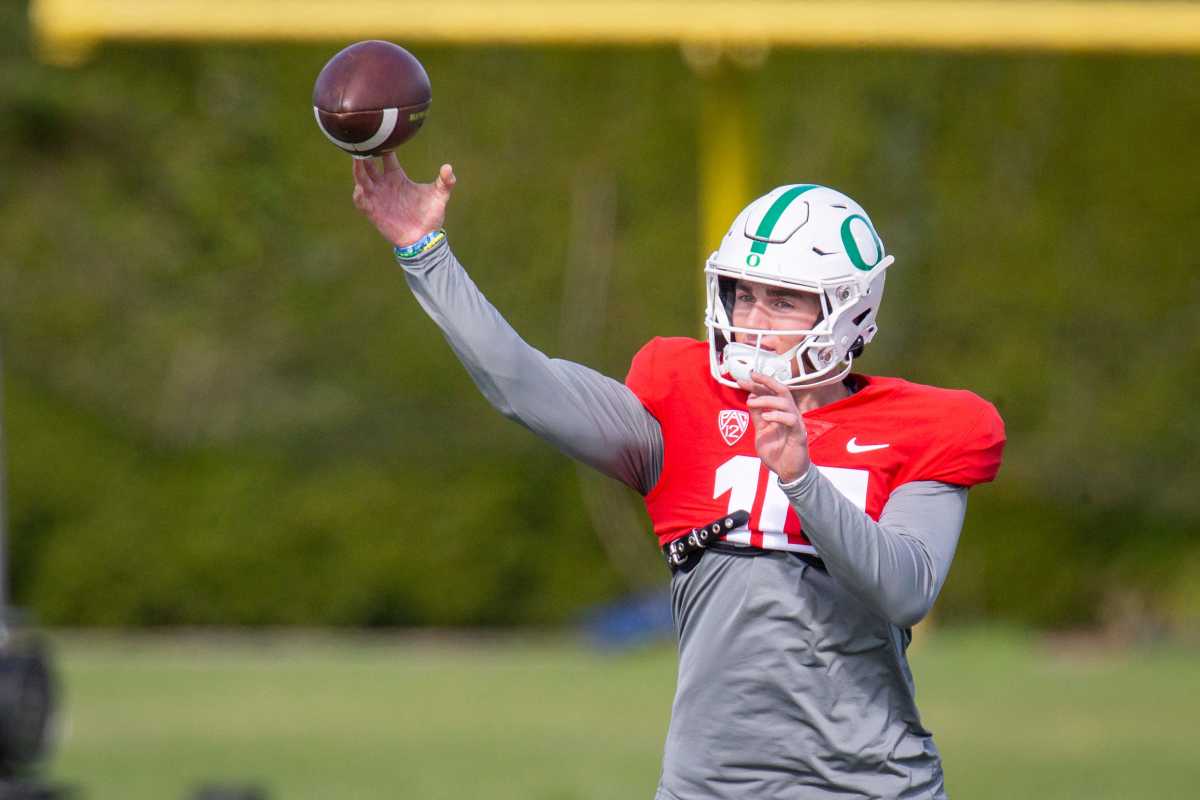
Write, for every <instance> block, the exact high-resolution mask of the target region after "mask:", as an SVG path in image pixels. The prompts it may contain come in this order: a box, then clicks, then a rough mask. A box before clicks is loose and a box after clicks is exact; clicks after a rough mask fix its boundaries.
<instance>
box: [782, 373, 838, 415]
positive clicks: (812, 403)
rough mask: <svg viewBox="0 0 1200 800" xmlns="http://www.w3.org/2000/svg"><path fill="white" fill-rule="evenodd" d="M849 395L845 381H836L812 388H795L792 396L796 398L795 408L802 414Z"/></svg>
mask: <svg viewBox="0 0 1200 800" xmlns="http://www.w3.org/2000/svg"><path fill="white" fill-rule="evenodd" d="M849 396H850V388H849V387H848V386H846V382H845V381H838V382H837V383H831V384H828V385H827V386H816V387H813V388H812V389H796V390H795V391H793V392H792V397H793V398H795V400H796V408H798V409H799V410H800V413H801V414H803V413H805V412H806V411H812V410H813V409H814V408H820V407H821V406H825V405H829V404H830V403H836V402H837V401H838V400H842V399H844V398H847V397H849Z"/></svg>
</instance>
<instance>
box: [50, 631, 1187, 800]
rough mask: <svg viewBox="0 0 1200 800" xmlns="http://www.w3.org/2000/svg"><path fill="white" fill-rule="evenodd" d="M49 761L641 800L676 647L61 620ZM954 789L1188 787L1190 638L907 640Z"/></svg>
mask: <svg viewBox="0 0 1200 800" xmlns="http://www.w3.org/2000/svg"><path fill="white" fill-rule="evenodd" d="M54 641H55V644H56V653H57V656H58V661H59V665H60V670H61V673H62V677H63V681H64V684H65V690H66V701H65V704H66V707H67V712H68V713H67V717H68V719H67V722H66V725H65V727H64V730H63V732H62V733H63V741H62V742H61V743H60V746H59V749H58V753H57V755H56V757H55V759H54V762H53V769H52V774H53V776H54V777H55V778H56V779H58V780H61V781H65V782H68V783H70V784H73V785H75V786H77V787H79V788H80V789H81V790H82V791H83V795H84V797H86V798H94V799H95V800H152V799H153V800H167V799H168V798H171V799H174V798H179V799H180V800H182V798H185V797H187V796H188V794H189V792H190V790H191V789H192V788H193V787H195V786H196V785H197V784H199V783H201V782H203V781H209V780H219V781H226V782H239V783H255V784H257V785H259V786H262V787H263V788H265V789H267V790H268V791H269V792H270V797H271V798H272V800H301V799H302V798H310V799H312V800H316V799H317V798H320V799H321V800H328V799H329V798H421V800H442V799H443V798H446V799H447V800H448V799H449V798H455V800H461V799H462V798H489V800H585V799H587V800H592V799H596V800H599V799H600V798H605V799H607V798H621V799H624V798H632V799H635V800H636V799H637V798H644V799H645V800H649V798H650V797H651V796H652V794H653V788H654V785H655V782H656V780H657V775H658V759H659V755H660V753H661V746H662V738H663V734H664V732H665V730H666V724H667V716H668V711H669V707H670V700H671V693H672V688H673V685H674V667H675V665H674V650H673V649H672V648H671V647H670V646H656V647H650V648H645V649H641V650H637V651H633V652H626V653H620V654H603V653H597V652H595V651H593V650H590V649H588V648H586V647H584V646H582V645H580V644H579V643H577V642H574V641H572V640H568V639H560V638H550V639H548V638H537V637H510V638H501V639H472V638H439V637H432V636H415V637H403V638H399V637H398V638H356V637H318V636H314V637H303V636H300V637H297V636H286V637H236V636H231V637H224V636H210V635H203V636H172V637H153V638H146V637H134V638H124V637H121V638H103V637H95V636H84V635H71V634H59V635H56V636H55V637H54ZM912 660H913V665H914V670H915V671H916V676H917V683H918V690H919V695H920V699H921V703H922V708H923V710H924V716H925V722H926V724H927V725H928V726H929V727H931V728H932V729H933V731H934V733H935V735H936V737H937V741H938V743H939V746H940V747H941V749H942V753H943V756H944V758H945V761H946V771H947V779H948V783H949V788H950V791H951V794H952V796H953V797H955V798H963V799H974V798H997V799H999V798H1004V799H1005V800H1011V798H1041V799H1042V800H1052V799H1054V798H1087V800H1102V799H1103V798H1113V799H1114V800H1116V799H1117V798H1120V799H1121V800H1129V799H1130V798H1154V800H1163V799H1164V798H1185V797H1189V798H1190V797H1196V796H1197V792H1200V788H1198V787H1200V737H1197V735H1196V720H1197V719H1200V690H1198V689H1197V687H1198V683H1200V682H1198V680H1197V679H1198V677H1200V651H1197V650H1195V649H1186V648H1182V647H1174V646H1162V647H1155V648H1152V649H1137V650H1127V651H1112V650H1102V649H1097V648H1092V647H1071V648H1063V647H1053V646H1049V645H1047V644H1045V643H1043V642H1041V641H1039V640H1036V639H1033V638H1032V637H1027V636H1023V635H1021V634H1018V633H1014V632H1007V631H994V630H986V631H985V630H966V631H939V632H937V633H936V634H933V635H930V636H929V637H927V638H925V639H924V640H922V641H920V642H919V646H918V647H916V648H915V651H914V653H913V658H912Z"/></svg>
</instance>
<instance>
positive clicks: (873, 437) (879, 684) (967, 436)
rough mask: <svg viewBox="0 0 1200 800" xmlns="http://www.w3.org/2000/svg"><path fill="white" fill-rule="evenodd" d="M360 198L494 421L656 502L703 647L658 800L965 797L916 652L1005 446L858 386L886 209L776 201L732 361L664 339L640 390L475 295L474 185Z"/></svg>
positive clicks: (718, 307)
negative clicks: (456, 218)
mask: <svg viewBox="0 0 1200 800" xmlns="http://www.w3.org/2000/svg"><path fill="white" fill-rule="evenodd" d="M354 176H355V189H354V201H355V204H356V205H357V206H358V208H359V209H360V210H361V211H362V212H363V213H364V214H365V215H366V216H367V217H368V218H369V219H370V220H371V222H373V223H374V224H375V226H376V227H377V228H378V229H379V231H380V232H381V233H382V234H383V235H384V237H385V238H387V239H388V240H389V241H391V243H392V244H393V245H395V254H396V258H397V260H398V261H399V262H400V265H401V266H402V267H403V269H404V275H405V278H406V280H407V282H408V284H409V287H410V288H411V289H412V291H413V293H414V294H415V295H416V298H417V300H418V302H419V303H420V304H421V306H422V307H423V308H424V309H425V310H426V312H427V313H428V314H429V316H430V317H431V318H432V319H433V321H434V322H435V323H436V324H437V325H438V327H440V328H441V330H442V332H443V334H444V335H445V337H446V339H447V341H448V342H449V344H450V347H451V348H452V349H453V350H454V352H455V354H456V355H457V356H458V358H459V360H460V361H461V362H462V363H463V365H464V366H465V367H466V369H467V371H468V372H469V373H470V375H471V377H472V378H473V380H474V381H475V383H476V385H477V386H478V387H479V389H480V390H481V391H482V392H483V394H484V395H485V396H486V397H487V399H488V400H489V401H490V402H491V403H492V404H493V405H494V406H495V407H496V408H497V409H498V410H499V411H500V412H501V413H503V414H505V415H506V416H508V417H511V418H512V419H514V420H516V421H518V422H520V423H521V424H522V425H524V426H526V427H528V428H529V429H530V430H532V431H533V432H534V433H536V434H537V435H539V436H541V437H542V438H544V439H546V440H547V441H549V442H550V443H552V444H553V445H555V446H556V447H558V448H559V449H561V450H562V451H563V452H565V453H567V454H568V455H570V456H571V457H573V458H576V459H579V460H580V461H583V462H584V463H587V464H589V465H591V466H593V467H595V468H596V469H598V470H600V471H601V472H603V473H605V474H607V475H610V476H612V477H613V478H616V479H617V480H619V481H622V482H623V483H625V484H627V485H629V486H631V487H632V488H634V489H635V490H636V491H638V492H639V493H640V494H642V496H643V497H644V498H645V501H646V508H647V510H648V512H649V515H650V519H651V521H652V523H653V526H654V531H655V534H656V535H657V536H658V540H659V544H660V545H662V546H663V548H664V550H665V552H666V554H667V556H668V564H669V565H670V567H671V570H672V573H673V574H672V578H671V596H672V603H673V614H674V620H675V628H676V633H677V635H678V639H679V673H678V678H677V685H676V694H675V700H674V704H673V706H672V712H671V723H670V728H669V730H668V733H667V741H666V745H665V748H664V754H663V767H662V777H661V780H660V782H659V785H658V789H657V793H656V794H655V800H733V798H738V799H739V800H741V799H742V798H754V800H793V799H794V800H800V799H801V798H803V799H804V800H810V799H814V798H849V797H874V798H943V797H945V796H946V794H945V788H944V782H943V778H942V768H941V761H940V758H939V756H938V751H937V748H936V747H935V746H934V743H933V738H932V736H931V734H930V733H929V731H928V730H927V729H926V728H925V727H924V726H923V725H922V723H921V718H920V715H919V714H918V712H917V707H916V703H915V699H914V689H913V680H912V675H911V673H910V672H909V668H908V662H907V659H906V656H905V651H906V648H907V645H908V643H909V640H910V629H911V627H912V626H913V625H914V624H915V623H916V622H918V621H919V620H920V619H921V618H922V617H923V616H925V614H926V613H927V612H928V611H929V609H930V606H931V605H932V604H933V602H934V599H935V598H936V597H937V594H938V591H939V590H940V589H941V586H942V584H943V582H944V581H945V579H946V574H947V572H948V571H949V569H950V562H951V560H952V559H953V556H954V550H955V546H956V545H957V542H958V536H959V532H960V530H961V528H962V521H963V515H964V513H965V511H966V498H967V489H968V488H969V487H971V486H973V485H975V484H977V483H981V482H984V481H989V480H991V479H992V478H993V477H994V476H995V474H996V471H997V470H998V469H999V465H1000V457H1001V453H1002V450H1003V447H1004V426H1003V423H1002V422H1001V420H1000V417H999V415H998V414H997V413H996V410H995V408H993V407H992V405H991V404H990V403H987V402H986V401H984V400H982V399H980V398H979V397H977V396H976V395H974V394H971V393H970V392H966V391H961V390H946V389H939V388H934V387H930V386H922V385H919V384H915V383H910V382H908V381H904V380H900V379H897V378H883V377H874V376H869V375H862V374H858V373H856V372H854V371H852V365H853V362H854V360H855V359H856V358H857V357H858V356H859V355H860V354H861V353H862V350H863V348H864V347H865V346H866V345H867V344H868V343H869V342H870V341H871V339H872V337H873V336H874V335H875V333H876V329H877V326H876V315H877V314H878V312H879V306H880V303H881V301H882V299H883V288H884V279H885V276H886V272H887V270H888V268H889V266H890V265H891V264H892V262H893V259H892V256H890V255H888V254H887V252H886V249H885V248H884V245H883V242H882V240H881V239H880V237H879V234H878V233H877V232H876V230H875V227H874V225H873V224H872V223H871V220H870V218H869V217H868V216H867V213H866V211H864V210H863V209H862V207H860V206H859V205H858V204H857V203H855V202H854V201H853V200H851V199H850V198H849V197H847V196H846V195H844V194H841V193H840V192H837V191H834V190H833V189H829V188H826V187H823V186H817V185H812V184H795V185H789V186H781V187H779V188H777V189H774V190H772V191H771V192H769V193H767V194H766V195H764V196H763V197H760V198H758V199H757V200H755V201H754V202H752V203H751V204H750V205H749V206H747V207H746V208H745V210H743V211H742V212H741V214H739V215H738V217H737V218H736V219H735V220H734V221H733V224H732V225H731V226H730V228H729V232H728V233H727V234H726V235H725V237H724V239H722V241H721V243H720V246H719V247H718V249H717V250H716V252H714V253H713V254H712V255H711V256H710V257H709V259H708V263H707V265H706V267H705V273H706V279H707V287H708V292H707V296H708V299H707V310H706V312H705V325H706V327H707V329H708V336H707V341H703V340H694V339H689V338H681V337H672V338H656V339H653V340H651V341H650V342H649V343H648V344H646V345H645V346H644V347H643V348H642V349H641V351H640V352H638V353H637V355H636V356H634V358H633V363H632V366H631V367H630V370H629V374H628V375H627V377H626V378H625V381H624V382H619V381H616V380H613V379H611V378H608V377H605V376H603V375H601V374H599V373H597V372H595V371H593V370H591V369H588V368H587V367H584V366H582V365H579V364H575V363H572V362H569V361H562V360H557V359H551V358H549V357H547V356H545V355H543V354H542V353H541V352H539V351H537V350H536V349H534V348H533V347H531V346H529V345H528V344H526V343H525V342H524V341H523V340H522V339H521V338H520V337H519V336H518V335H517V334H516V332H515V331H513V330H512V328H511V327H510V326H509V325H508V323H507V322H505V320H504V318H503V317H502V316H501V315H500V314H499V313H498V312H497V311H496V310H495V309H494V308H493V307H492V306H491V304H489V303H488V301H487V300H486V299H485V298H484V297H483V295H482V294H481V293H480V292H479V290H478V289H477V288H476V287H475V285H474V284H473V283H472V282H471V280H470V278H469V277H467V274H466V272H465V271H464V270H463V268H462V266H461V265H460V264H459V263H458V261H457V260H456V259H455V257H454V255H453V254H452V252H451V250H450V247H449V245H448V244H447V241H446V237H445V233H444V232H443V230H442V225H443V222H444V219H445V209H446V203H447V201H448V200H449V198H450V193H451V191H452V189H453V187H454V183H455V177H454V173H453V170H452V169H451V168H450V167H449V165H445V166H443V167H442V168H441V170H440V171H439V174H438V176H437V178H436V180H435V181H434V182H433V183H430V184H417V183H414V182H412V181H411V180H409V178H408V177H407V176H406V175H405V173H404V171H403V169H401V167H400V165H399V163H398V162H397V161H396V159H395V156H388V157H385V158H384V159H383V161H382V162H381V164H380V165H378V166H377V165H375V164H374V163H372V162H370V161H367V160H361V161H356V162H355V164H354Z"/></svg>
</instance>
